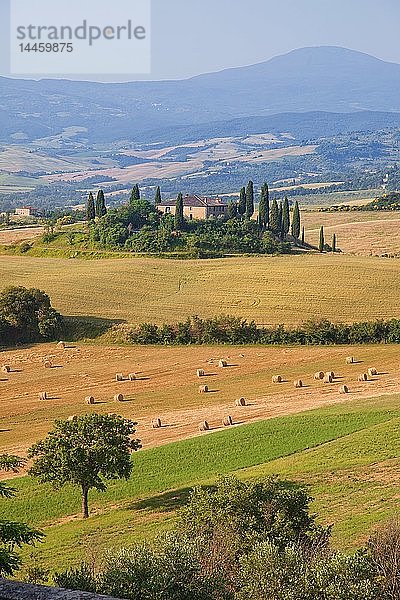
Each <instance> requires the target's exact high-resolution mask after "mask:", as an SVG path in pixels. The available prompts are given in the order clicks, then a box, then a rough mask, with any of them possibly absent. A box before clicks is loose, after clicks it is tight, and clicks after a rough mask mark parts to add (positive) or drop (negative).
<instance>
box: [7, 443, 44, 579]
mask: <svg viewBox="0 0 400 600" xmlns="http://www.w3.org/2000/svg"><path fill="white" fill-rule="evenodd" d="M24 463H25V461H24V460H23V459H21V458H19V456H10V455H8V454H3V455H1V456H0V469H1V470H2V471H7V472H10V471H12V472H14V473H17V472H18V470H19V469H20V468H21V467H22V466H23V464H24ZM14 495H15V490H14V489H13V488H12V487H9V486H8V485H7V484H6V483H4V482H0V497H1V498H12V497H13V496H14ZM43 537H44V536H43V533H41V532H40V531H38V530H37V529H32V528H31V527H29V526H28V525H25V523H15V522H12V521H6V520H4V519H0V576H1V577H4V576H6V575H8V576H10V575H13V574H14V572H15V571H17V570H18V569H19V568H20V566H21V559H20V557H19V555H18V553H17V552H16V550H17V549H18V548H21V547H22V546H23V545H25V544H29V545H31V546H34V545H35V542H37V541H40V540H41V539H42V538H43Z"/></svg>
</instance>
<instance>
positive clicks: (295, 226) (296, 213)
mask: <svg viewBox="0 0 400 600" xmlns="http://www.w3.org/2000/svg"><path fill="white" fill-rule="evenodd" d="M292 236H293V237H294V239H295V240H298V239H299V236H300V208H299V203H298V202H297V200H296V202H295V205H294V209H293V218H292Z"/></svg>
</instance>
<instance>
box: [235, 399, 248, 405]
mask: <svg viewBox="0 0 400 600" xmlns="http://www.w3.org/2000/svg"><path fill="white" fill-rule="evenodd" d="M235 406H246V398H238V399H237V400H236V401H235Z"/></svg>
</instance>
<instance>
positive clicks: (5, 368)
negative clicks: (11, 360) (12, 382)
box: [1, 365, 11, 373]
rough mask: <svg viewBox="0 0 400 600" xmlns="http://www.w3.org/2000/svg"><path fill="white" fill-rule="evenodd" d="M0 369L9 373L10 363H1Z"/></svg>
mask: <svg viewBox="0 0 400 600" xmlns="http://www.w3.org/2000/svg"><path fill="white" fill-rule="evenodd" d="M1 370H2V371H3V373H11V367H10V365H3V366H2V367H1Z"/></svg>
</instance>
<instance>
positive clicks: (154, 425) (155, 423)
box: [151, 419, 161, 429]
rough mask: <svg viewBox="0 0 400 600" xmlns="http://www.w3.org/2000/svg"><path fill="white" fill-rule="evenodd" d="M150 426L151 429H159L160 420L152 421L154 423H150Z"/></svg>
mask: <svg viewBox="0 0 400 600" xmlns="http://www.w3.org/2000/svg"><path fill="white" fill-rule="evenodd" d="M151 426H152V428H153V429H160V427H161V419H154V421H152V422H151Z"/></svg>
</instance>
